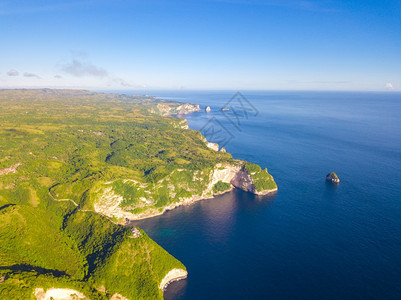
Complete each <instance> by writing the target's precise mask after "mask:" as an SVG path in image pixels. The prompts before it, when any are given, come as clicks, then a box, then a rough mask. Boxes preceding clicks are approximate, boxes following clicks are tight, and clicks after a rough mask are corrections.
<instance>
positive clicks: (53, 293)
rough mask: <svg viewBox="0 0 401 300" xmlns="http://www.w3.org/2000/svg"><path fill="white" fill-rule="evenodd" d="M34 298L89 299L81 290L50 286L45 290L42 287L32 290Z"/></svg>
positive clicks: (59, 299) (54, 299) (45, 299)
mask: <svg viewBox="0 0 401 300" xmlns="http://www.w3.org/2000/svg"><path fill="white" fill-rule="evenodd" d="M33 294H34V296H35V298H36V300H50V299H53V300H81V299H89V298H87V297H86V296H85V295H84V294H82V293H81V292H78V291H76V290H72V289H57V288H51V289H48V290H47V291H46V292H45V291H44V290H43V289H42V288H36V289H35V291H34V292H33Z"/></svg>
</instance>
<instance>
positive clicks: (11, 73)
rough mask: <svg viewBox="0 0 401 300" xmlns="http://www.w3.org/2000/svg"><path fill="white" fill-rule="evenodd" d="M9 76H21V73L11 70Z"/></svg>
mask: <svg viewBox="0 0 401 300" xmlns="http://www.w3.org/2000/svg"><path fill="white" fill-rule="evenodd" d="M7 75H8V76H19V72H18V71H17V70H14V69H13V70H10V71H8V72H7Z"/></svg>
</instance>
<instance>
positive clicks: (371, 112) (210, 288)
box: [138, 91, 401, 299]
mask: <svg viewBox="0 0 401 300" xmlns="http://www.w3.org/2000/svg"><path fill="white" fill-rule="evenodd" d="M152 94H154V95H156V96H160V98H169V99H173V100H178V101H184V102H192V103H199V104H200V105H201V107H202V108H205V106H206V105H210V106H211V109H212V111H211V112H210V113H206V112H205V111H201V112H198V113H193V114H191V115H188V116H186V118H187V119H188V122H189V126H190V128H191V129H197V130H199V129H202V128H203V127H204V126H205V124H209V125H210V122H214V123H215V124H218V125H221V124H222V125H223V126H224V128H225V129H226V131H225V134H226V137H227V135H228V136H230V137H232V139H231V141H230V142H229V143H228V144H227V145H226V146H225V147H226V149H227V151H228V152H230V153H231V154H232V155H233V157H234V158H239V159H244V160H248V161H251V162H254V163H257V164H259V165H261V166H262V167H267V168H268V170H269V172H270V173H271V174H272V175H273V176H274V178H275V180H276V182H277V184H278V187H279V191H278V193H277V194H276V195H273V196H266V197H257V196H254V195H251V194H248V193H245V192H242V191H238V190H237V191H233V192H230V193H228V194H225V195H222V196H219V197H216V198H215V199H211V200H203V201H200V202H197V203H196V204H193V205H191V206H186V207H180V208H177V209H175V210H172V211H170V212H167V213H166V214H164V215H162V216H159V217H155V218H151V219H147V220H143V221H140V222H138V225H139V226H140V227H142V228H143V229H144V230H145V231H146V232H147V233H148V234H149V236H150V237H151V238H153V239H154V240H155V241H156V242H158V243H159V244H160V245H161V246H162V247H164V248H165V249H166V250H167V251H168V252H170V253H171V254H172V255H174V256H175V257H176V258H177V259H179V260H180V261H182V262H183V263H184V264H185V265H186V267H187V269H188V272H189V276H188V279H186V280H182V281H179V282H176V283H172V284H171V285H170V286H169V287H168V289H167V291H166V292H165V298H166V299H401V94H399V93H398V94H397V93H340V92H243V95H244V96H245V97H246V98H247V99H248V101H249V103H251V104H252V106H249V103H248V102H243V103H247V104H248V107H245V109H248V110H247V112H248V115H247V118H245V115H244V114H242V117H241V118H240V117H238V119H235V122H234V124H236V125H238V127H236V126H234V125H233V124H232V123H231V122H230V121H229V119H228V118H227V117H225V116H224V114H223V113H222V112H221V111H220V110H219V109H220V108H221V107H223V106H224V104H225V103H226V102H227V101H228V100H230V98H231V97H232V96H233V94H234V93H232V92H186V91H178V92H172V91H170V92H160V91H157V92H156V91H155V92H152ZM237 104H238V103H237ZM237 106H238V105H237ZM255 109H256V110H257V115H256V116H255V114H256V110H255ZM232 112H233V111H232V110H231V111H227V112H226V114H230V113H232ZM242 112H243V110H242ZM236 113H237V115H240V114H238V111H236ZM229 118H230V117H229ZM216 120H219V122H220V123H219V122H217V123H216ZM231 120H233V119H232V118H231ZM238 120H239V121H240V124H238V122H237V121H238ZM208 122H209V123H208ZM217 127H218V126H217V125H216V126H214V129H215V130H216V129H217ZM223 132H224V131H223ZM223 137H224V136H223ZM209 138H211V136H209ZM214 138H215V139H216V135H215V136H214ZM211 139H212V141H213V138H211ZM218 139H219V140H220V141H222V140H224V139H222V138H221V136H219V137H218ZM330 171H335V172H336V173H337V174H338V175H339V177H340V179H341V183H340V184H339V185H338V186H334V185H331V184H327V183H326V182H325V175H326V174H327V173H328V172H330Z"/></svg>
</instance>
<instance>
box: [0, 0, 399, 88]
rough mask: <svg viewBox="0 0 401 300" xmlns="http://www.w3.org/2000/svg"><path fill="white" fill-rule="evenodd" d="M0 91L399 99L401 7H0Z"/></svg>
mask: <svg viewBox="0 0 401 300" xmlns="http://www.w3.org/2000/svg"><path fill="white" fill-rule="evenodd" d="M0 33H1V35H0V41H1V42H0V88H31V87H37V88H39V87H40V88H43V87H47V88H88V89H105V90H107V89H110V90H129V89H132V90H138V89H172V90H177V89H188V90H191V89H195V90H203V89H206V90H352V91H401V0H390V1H387V0H381V1H373V0H354V1H345V0H343V1H337V0H333V1H330V0H327V1H326V0H321V1H314V0H310V1H308V0H306V1H297V0H281V1H280V0H266V1H264V0H248V1H246V0H196V1H195V0H181V1H179V0H170V1H161V0H81V1H80V0H66V1H57V0H0Z"/></svg>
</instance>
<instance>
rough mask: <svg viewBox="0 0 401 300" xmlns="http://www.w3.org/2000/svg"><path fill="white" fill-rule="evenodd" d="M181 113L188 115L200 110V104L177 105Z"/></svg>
mask: <svg viewBox="0 0 401 300" xmlns="http://www.w3.org/2000/svg"><path fill="white" fill-rule="evenodd" d="M177 111H178V114H179V115H186V114H190V113H192V112H196V111H200V107H199V105H198V104H191V103H185V104H182V105H180V106H178V107H177Z"/></svg>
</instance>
